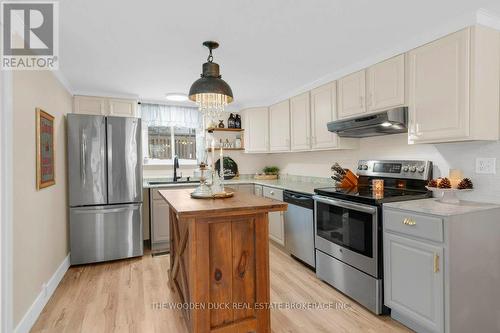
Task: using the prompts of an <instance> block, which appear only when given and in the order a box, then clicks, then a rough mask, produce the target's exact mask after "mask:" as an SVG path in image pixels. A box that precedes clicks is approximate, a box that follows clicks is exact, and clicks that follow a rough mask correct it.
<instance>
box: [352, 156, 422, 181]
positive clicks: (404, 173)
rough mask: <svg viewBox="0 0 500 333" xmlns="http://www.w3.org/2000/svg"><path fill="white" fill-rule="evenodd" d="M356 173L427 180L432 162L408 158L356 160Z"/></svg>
mask: <svg viewBox="0 0 500 333" xmlns="http://www.w3.org/2000/svg"><path fill="white" fill-rule="evenodd" d="M357 174H358V175H360V176H373V177H377V176H378V177H393V178H408V179H418V180H428V179H430V177H431V175H432V162H431V161H410V160H401V161H398V160H391V161H389V160H381V161H377V160H361V161H359V162H358V170H357Z"/></svg>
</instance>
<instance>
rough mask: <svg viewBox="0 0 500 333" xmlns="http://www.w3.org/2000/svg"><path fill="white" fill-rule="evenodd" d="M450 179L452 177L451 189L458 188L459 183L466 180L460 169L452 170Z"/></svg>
mask: <svg viewBox="0 0 500 333" xmlns="http://www.w3.org/2000/svg"><path fill="white" fill-rule="evenodd" d="M448 177H450V183H451V187H452V188H457V187H458V183H460V181H461V180H462V178H464V174H463V173H462V170H460V169H450V175H449V176H448Z"/></svg>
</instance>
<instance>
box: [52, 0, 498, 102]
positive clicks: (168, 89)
mask: <svg viewBox="0 0 500 333" xmlns="http://www.w3.org/2000/svg"><path fill="white" fill-rule="evenodd" d="M479 8H485V9H488V10H490V11H494V12H496V13H500V5H498V0H440V1H435V0H432V1H431V0H420V1H401V0H377V1H373V0H355V1H345V0H272V1H269V0H254V1H248V0H246V1H242V0H238V1H235V0H212V1H201V0H199V1H189V0H184V1H165V0H163V1H162V0H155V1H141V2H139V1H131V0H127V1H124V0H106V1H98V0H63V1H61V2H60V29H59V30H60V74H61V76H62V77H63V78H64V79H65V80H66V82H67V83H68V85H69V87H70V88H71V90H72V92H73V93H75V94H92V95H109V96H116V97H119V96H134V97H138V98H140V99H141V100H143V101H160V102H166V100H165V98H164V97H165V94H166V93H172V92H186V93H187V91H188V90H189V87H190V85H191V83H192V82H193V81H194V80H195V79H197V78H198V77H199V75H200V73H201V64H202V63H203V62H205V60H206V57H207V50H206V49H205V48H204V47H203V46H202V45H201V43H202V42H203V41H205V40H211V39H213V40H216V41H218V42H219V43H220V44H221V46H220V47H219V49H217V50H215V51H214V61H215V62H217V63H219V64H220V65H221V74H222V77H223V79H225V80H226V81H227V82H228V83H229V84H230V85H231V87H232V89H233V93H234V96H235V103H233V104H234V108H241V107H247V106H258V105H267V104H270V103H272V102H273V101H278V100H279V99H280V98H285V97H288V96H290V95H291V94H293V93H297V92H300V91H303V90H305V89H307V88H311V87H313V86H315V85H319V84H320V83H322V82H327V81H328V80H331V79H334V78H336V77H338V76H339V75H342V74H345V73H347V72H348V71H349V70H354V69H356V68H357V67H359V68H362V67H363V66H365V65H369V64H370V62H372V63H373V62H374V61H376V60H377V59H378V60H382V59H383V58H384V57H389V56H391V55H393V54H397V52H403V51H405V50H406V49H408V48H410V47H412V46H415V45H419V44H415V45H412V43H418V42H420V43H422V42H423V41H426V38H427V39H429V40H430V38H432V37H434V38H436V36H433V34H434V35H435V34H436V33H437V34H439V33H441V34H443V33H445V32H451V31H453V30H452V29H453V28H454V27H455V26H456V27H457V28H459V27H460V25H464V22H467V21H470V19H471V18H472V17H473V16H474V15H473V14H474V13H475V11H476V10H477V9H479ZM447 29H448V30H449V31H447ZM450 29H451V30H450ZM405 48H406V49H405Z"/></svg>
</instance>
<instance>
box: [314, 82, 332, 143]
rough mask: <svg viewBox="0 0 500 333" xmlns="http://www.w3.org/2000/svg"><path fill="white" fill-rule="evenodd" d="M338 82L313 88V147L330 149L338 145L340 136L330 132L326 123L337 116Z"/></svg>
mask: <svg viewBox="0 0 500 333" xmlns="http://www.w3.org/2000/svg"><path fill="white" fill-rule="evenodd" d="M336 89H337V84H336V82H332V83H328V84H325V85H323V86H321V87H318V88H316V89H313V90H311V145H312V148H313V149H328V148H335V147H336V146H337V140H338V137H337V135H336V134H334V133H332V132H330V131H329V130H328V128H327V127H326V124H327V123H329V122H330V121H333V120H335V118H336V116H335V114H336Z"/></svg>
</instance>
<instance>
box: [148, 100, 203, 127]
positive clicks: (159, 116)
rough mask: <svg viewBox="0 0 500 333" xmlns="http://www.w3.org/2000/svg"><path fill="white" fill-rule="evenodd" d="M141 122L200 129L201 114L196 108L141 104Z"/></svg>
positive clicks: (151, 124) (201, 125)
mask: <svg viewBox="0 0 500 333" xmlns="http://www.w3.org/2000/svg"><path fill="white" fill-rule="evenodd" d="M141 114H142V122H143V123H144V125H146V126H144V127H147V126H176V127H189V128H196V129H201V128H202V127H203V124H202V115H201V112H200V111H198V108H191V107H185V106H174V105H162V104H147V103H142V104H141Z"/></svg>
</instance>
